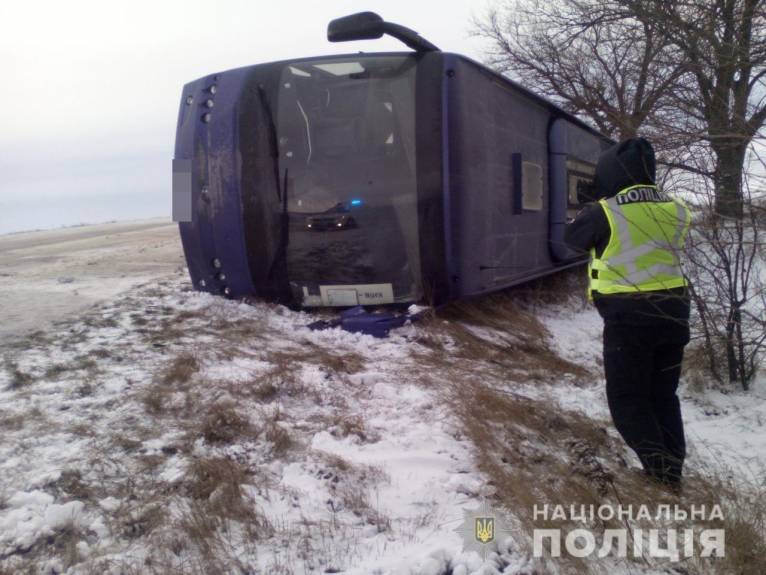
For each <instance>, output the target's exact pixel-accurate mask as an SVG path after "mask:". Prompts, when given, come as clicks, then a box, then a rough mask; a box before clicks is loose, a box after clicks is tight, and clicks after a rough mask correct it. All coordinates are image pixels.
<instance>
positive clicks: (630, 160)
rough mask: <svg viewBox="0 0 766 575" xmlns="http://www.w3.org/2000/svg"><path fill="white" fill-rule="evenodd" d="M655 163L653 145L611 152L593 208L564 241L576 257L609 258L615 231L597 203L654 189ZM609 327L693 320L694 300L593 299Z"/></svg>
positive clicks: (640, 141) (601, 167)
mask: <svg viewBox="0 0 766 575" xmlns="http://www.w3.org/2000/svg"><path fill="white" fill-rule="evenodd" d="M655 175H656V163H655V158H654V150H653V149H652V145H651V144H650V143H649V142H648V141H647V140H645V139H644V138H632V139H630V140H625V141H624V142H620V143H619V144H617V145H615V146H612V147H611V148H609V149H607V150H606V151H605V152H604V153H603V154H601V157H600V158H599V160H598V164H597V165H596V177H595V180H594V197H593V203H591V204H588V205H587V206H586V207H585V208H583V209H582V210H581V211H580V213H578V214H577V217H576V218H575V220H574V221H573V222H572V223H570V224H569V225H567V227H566V231H565V233H564V241H565V242H566V243H567V245H568V246H569V247H570V248H571V249H572V250H573V251H575V252H576V253H579V254H585V253H589V252H590V250H591V249H592V248H595V250H596V256H597V257H600V256H601V254H603V253H604V250H605V249H606V246H607V244H608V243H609V236H610V234H611V230H610V228H609V221H608V220H607V218H606V214H605V213H604V210H603V208H602V207H601V206H600V205H599V203H598V200H600V199H606V198H611V197H612V196H615V195H616V194H617V193H618V192H619V191H620V190H624V189H625V188H628V187H630V186H636V185H639V184H644V185H654V183H655ZM593 301H594V303H595V304H596V308H597V309H598V311H599V313H600V314H601V316H602V317H603V318H604V321H606V322H619V323H627V324H634V325H647V324H654V323H657V322H661V321H668V320H671V321H679V320H680V321H682V322H686V321H687V320H688V318H689V298H688V295H687V293H686V289H685V288H678V289H672V290H665V291H655V292H651V293H644V294H608V295H606V294H599V293H594V294H593Z"/></svg>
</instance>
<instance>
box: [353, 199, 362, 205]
mask: <svg viewBox="0 0 766 575" xmlns="http://www.w3.org/2000/svg"><path fill="white" fill-rule="evenodd" d="M351 205H352V206H361V205H362V200H351Z"/></svg>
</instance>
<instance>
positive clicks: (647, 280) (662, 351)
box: [565, 138, 690, 485]
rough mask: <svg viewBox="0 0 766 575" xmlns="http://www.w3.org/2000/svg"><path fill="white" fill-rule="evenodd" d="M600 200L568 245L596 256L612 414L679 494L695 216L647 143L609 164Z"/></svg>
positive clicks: (608, 157) (596, 294) (603, 160)
mask: <svg viewBox="0 0 766 575" xmlns="http://www.w3.org/2000/svg"><path fill="white" fill-rule="evenodd" d="M593 195H594V197H593V199H594V200H596V201H594V202H593V203H590V204H588V205H587V206H586V207H585V208H584V209H583V210H582V211H581V212H580V213H579V214H578V215H577V217H576V218H575V219H574V221H573V222H572V223H570V224H569V225H568V226H567V229H566V234H565V241H566V243H567V244H568V245H569V246H570V248H571V249H573V250H575V251H579V252H580V253H584V252H589V253H590V255H591V259H590V264H589V266H588V276H589V281H590V285H589V288H588V293H589V297H590V298H591V299H592V300H593V302H594V304H595V305H596V308H597V309H598V311H599V314H600V315H601V317H602V318H603V320H604V371H605V375H606V393H607V400H608V403H609V411H610V412H611V414H612V419H613V421H614V424H615V427H616V428H617V430H618V431H619V432H620V435H622V437H623V439H624V440H625V442H626V443H627V444H628V445H629V446H630V447H631V448H632V449H633V450H634V451H635V452H636V454H637V455H638V457H639V459H640V460H641V464H642V465H643V468H644V471H645V472H646V474H648V475H649V476H650V477H652V478H655V479H657V480H659V481H661V482H663V483H666V484H669V485H678V484H680V481H681V474H682V467H683V461H684V456H685V454H686V444H685V439H684V429H683V421H682V419H681V406H680V403H679V400H678V396H677V395H676V390H677V387H678V379H679V376H680V373H681V360H682V358H683V352H684V346H685V345H686V344H687V343H688V342H689V297H688V293H687V283H686V280H685V279H684V276H683V273H682V271H681V268H680V265H679V260H678V252H679V250H680V249H681V248H682V247H683V243H684V239H685V237H686V234H687V231H688V228H689V222H690V213H689V210H688V209H687V208H686V206H685V205H684V204H683V203H682V202H681V201H680V200H677V199H673V198H670V197H668V196H667V195H666V194H664V193H663V192H662V191H660V190H659V189H658V188H657V186H656V185H655V158H654V150H653V149H652V146H651V144H650V143H649V142H648V141H646V140H645V139H643V138H634V139H629V140H626V141H624V142H621V143H619V144H617V145H615V146H613V147H611V148H609V149H608V150H606V151H605V152H604V153H603V154H602V155H601V157H600V158H599V161H598V164H597V166H596V177H595V181H594V194H593Z"/></svg>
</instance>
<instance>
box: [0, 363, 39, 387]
mask: <svg viewBox="0 0 766 575" xmlns="http://www.w3.org/2000/svg"><path fill="white" fill-rule="evenodd" d="M5 370H6V371H7V372H8V375H9V377H10V383H9V384H8V389H11V390H14V389H21V388H23V387H27V386H29V385H32V384H33V383H34V381H35V378H34V377H33V376H32V375H30V374H29V373H27V372H26V371H24V370H22V369H21V368H20V367H19V366H18V364H17V363H16V362H13V361H9V360H6V362H5Z"/></svg>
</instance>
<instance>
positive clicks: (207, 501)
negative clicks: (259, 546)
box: [178, 457, 273, 572]
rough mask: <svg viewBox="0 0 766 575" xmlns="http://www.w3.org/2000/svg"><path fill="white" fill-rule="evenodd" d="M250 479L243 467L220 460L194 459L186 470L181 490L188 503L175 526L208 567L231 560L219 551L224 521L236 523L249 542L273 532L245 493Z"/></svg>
mask: <svg viewBox="0 0 766 575" xmlns="http://www.w3.org/2000/svg"><path fill="white" fill-rule="evenodd" d="M250 478H251V477H250V474H249V473H248V470H247V469H246V468H245V467H244V466H242V465H241V464H239V463H237V462H235V461H232V460H231V459H228V458H224V457H217V458H209V459H196V460H194V461H193V462H192V464H191V465H190V467H189V470H188V472H187V474H186V478H185V480H184V485H183V490H184V492H185V494H186V495H187V496H188V497H189V498H190V499H191V503H190V504H189V505H188V507H187V508H186V510H185V511H184V513H183V514H182V516H181V518H180V520H179V522H178V524H179V526H180V528H181V529H182V530H183V532H184V533H185V534H186V535H187V536H188V537H189V540H190V541H191V542H192V543H193V545H194V546H195V547H196V548H197V550H198V551H199V552H200V554H201V556H202V558H203V559H204V562H205V564H206V565H207V566H208V567H211V566H215V565H227V564H230V563H231V561H232V559H233V558H232V557H230V556H227V554H226V553H222V552H221V551H220V548H221V544H222V543H223V541H224V540H225V537H226V533H225V532H226V531H227V527H226V525H227V522H229V521H235V522H237V523H238V524H239V525H240V526H241V528H242V529H244V531H245V533H246V536H247V538H248V539H250V540H251V541H254V540H260V539H263V538H267V537H269V536H270V535H271V534H272V533H273V527H272V526H271V524H270V523H269V521H268V520H267V519H266V518H265V517H264V516H263V515H262V514H261V513H260V512H259V511H258V509H257V508H256V506H255V503H254V502H253V501H252V500H251V499H250V498H249V497H248V496H247V495H246V493H245V490H244V487H245V485H246V484H247V483H248V480H249V479H250ZM220 572H223V571H220Z"/></svg>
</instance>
